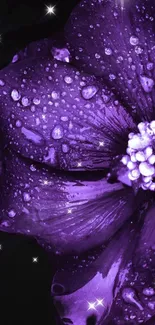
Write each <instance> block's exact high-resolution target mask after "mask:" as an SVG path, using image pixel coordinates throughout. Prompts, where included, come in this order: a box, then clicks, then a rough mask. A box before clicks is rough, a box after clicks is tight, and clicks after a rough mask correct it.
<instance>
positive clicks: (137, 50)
mask: <svg viewBox="0 0 155 325" xmlns="http://www.w3.org/2000/svg"><path fill="white" fill-rule="evenodd" d="M135 52H136V54H142V53H143V49H142V48H141V47H139V46H136V47H135Z"/></svg>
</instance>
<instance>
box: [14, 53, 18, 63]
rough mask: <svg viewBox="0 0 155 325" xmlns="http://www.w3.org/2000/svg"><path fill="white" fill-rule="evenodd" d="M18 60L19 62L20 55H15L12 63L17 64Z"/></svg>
mask: <svg viewBox="0 0 155 325" xmlns="http://www.w3.org/2000/svg"><path fill="white" fill-rule="evenodd" d="M18 60H19V56H18V54H15V55H14V57H13V59H12V63H15V62H17V61H18Z"/></svg>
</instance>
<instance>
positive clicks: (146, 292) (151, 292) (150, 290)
mask: <svg viewBox="0 0 155 325" xmlns="http://www.w3.org/2000/svg"><path fill="white" fill-rule="evenodd" d="M143 294H144V295H145V296H148V297H151V296H153V295H155V291H154V289H153V288H151V287H149V288H144V289H143Z"/></svg>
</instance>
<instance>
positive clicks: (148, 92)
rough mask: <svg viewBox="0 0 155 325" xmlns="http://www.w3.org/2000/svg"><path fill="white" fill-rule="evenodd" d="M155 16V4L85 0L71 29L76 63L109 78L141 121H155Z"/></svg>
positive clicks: (70, 22) (68, 31)
mask: <svg viewBox="0 0 155 325" xmlns="http://www.w3.org/2000/svg"><path fill="white" fill-rule="evenodd" d="M121 5H122V6H123V8H121ZM154 12H155V4H154V1H152V0H149V1H147V0H143V1H142V0H138V1H137V0H134V1H121V0H118V1H114V0H110V1H96V0H91V1H90V0H83V1H81V2H80V3H79V4H78V5H77V7H76V8H75V9H74V10H73V12H72V13H71V16H70V18H69V20H68V23H67V24H66V28H65V35H66V38H67V40H68V42H69V44H70V49H71V52H72V54H73V55H74V64H75V65H76V66H78V67H82V68H83V69H84V70H85V71H86V72H89V73H93V74H95V75H97V76H100V77H103V79H104V80H106V82H107V83H108V85H109V86H110V88H111V89H113V91H114V92H115V93H116V94H117V95H119V96H120V97H121V100H122V101H123V103H124V105H125V106H126V107H127V108H128V110H129V111H130V112H131V113H132V114H133V116H135V117H136V118H137V119H138V120H140V119H147V120H149V121H150V120H151V119H152V118H154V117H155V113H154V105H155V87H154V85H155V83H154V76H155V36H154V33H155V30H154Z"/></svg>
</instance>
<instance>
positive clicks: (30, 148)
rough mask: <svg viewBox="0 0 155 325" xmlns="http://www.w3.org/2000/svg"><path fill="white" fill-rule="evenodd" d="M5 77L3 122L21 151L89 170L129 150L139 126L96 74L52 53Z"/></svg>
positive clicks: (0, 74)
mask: <svg viewBox="0 0 155 325" xmlns="http://www.w3.org/2000/svg"><path fill="white" fill-rule="evenodd" d="M30 56H31V54H30ZM0 80H1V84H0V126H1V129H2V130H3V132H4V134H5V142H6V144H7V145H9V146H10V147H12V148H13V149H14V150H16V151H18V153H20V154H21V155H23V156H25V157H28V158H31V159H34V160H36V161H39V162H44V163H46V164H49V165H51V166H52V167H54V168H57V169H66V170H73V169H74V170H76V169H80V170H85V169H98V168H103V167H109V163H110V162H111V160H112V158H113V157H114V156H115V155H119V154H124V153H125V151H126V146H127V141H128V133H129V132H131V130H132V131H133V130H134V129H136V128H135V124H134V123H133V120H132V118H131V117H130V116H129V115H128V113H127V112H126V110H125V109H124V108H123V107H122V106H121V105H120V104H119V103H118V101H115V98H114V96H113V95H112V94H111V93H110V92H109V91H107V89H106V88H105V87H104V86H103V85H101V84H100V83H99V82H98V81H97V79H96V78H95V77H93V76H89V75H87V74H83V73H80V72H79V71H78V70H77V69H75V68H73V67H72V66H71V65H69V64H67V63H66V64H65V63H64V62H60V61H56V60H52V59H51V57H49V56H47V57H43V58H42V57H39V58H37V59H34V58H33V59H32V58H31V59H29V60H23V61H20V62H19V63H16V64H10V65H9V66H8V67H6V68H5V69H3V70H2V71H0Z"/></svg>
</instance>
